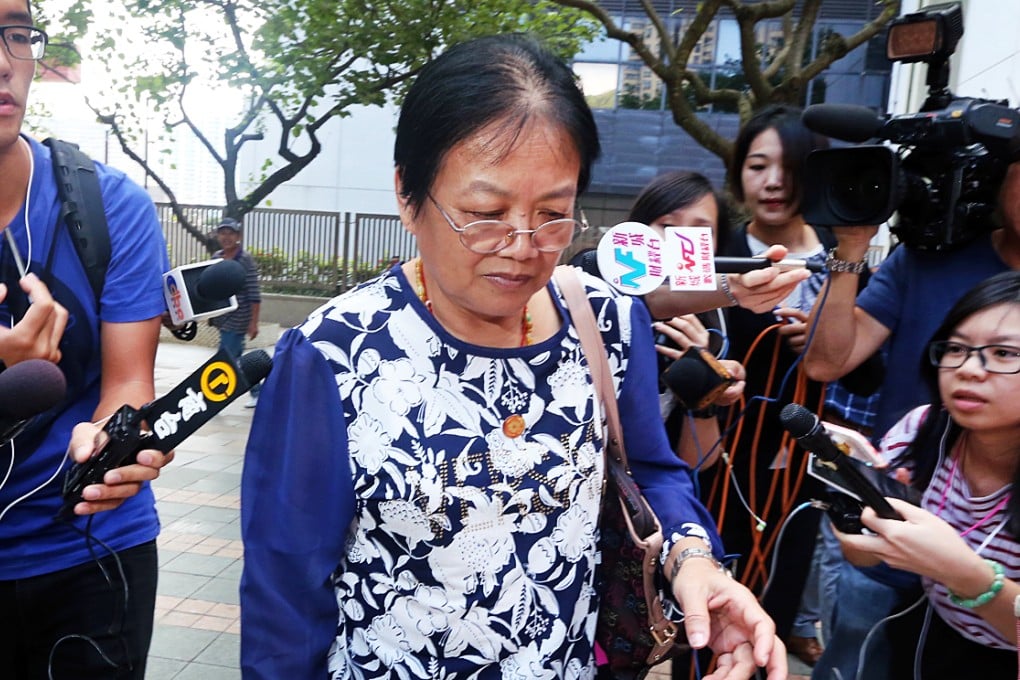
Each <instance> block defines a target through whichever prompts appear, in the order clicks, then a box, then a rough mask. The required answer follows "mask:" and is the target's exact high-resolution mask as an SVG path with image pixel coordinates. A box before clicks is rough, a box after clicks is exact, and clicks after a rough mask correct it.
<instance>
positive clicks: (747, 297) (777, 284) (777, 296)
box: [722, 245, 811, 313]
mask: <svg viewBox="0 0 1020 680" xmlns="http://www.w3.org/2000/svg"><path fill="white" fill-rule="evenodd" d="M787 252H788V251H787V250H786V247H785V246H781V245H774V246H769V248H768V250H766V251H765V252H764V253H762V256H764V257H765V258H767V259H769V260H772V261H773V262H778V261H780V260H782V259H783V258H784V257H786V254H787ZM722 276H728V274H722ZM810 276H811V272H809V271H808V270H807V269H806V268H800V269H790V270H787V271H782V270H781V269H780V268H779V267H766V268H764V269H755V270H754V271H750V272H747V273H746V274H741V275H740V276H731V277H730V279H729V282H730V291H731V292H732V293H733V297H735V298H736V299H737V302H738V303H739V304H740V306H741V307H744V308H745V309H749V310H751V311H752V312H758V313H761V312H767V311H769V310H771V309H774V308H775V306H776V305H778V304H779V303H780V302H782V301H783V300H785V299H786V298H787V297H789V295H790V293H792V292H793V289H794V288H796V287H797V284H799V283H800V282H801V281H804V280H805V279H807V278H808V277H810Z"/></svg>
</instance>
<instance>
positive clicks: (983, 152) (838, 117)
mask: <svg viewBox="0 0 1020 680" xmlns="http://www.w3.org/2000/svg"><path fill="white" fill-rule="evenodd" d="M961 36H963V12H962V10H961V8H960V4H959V3H956V2H953V3H945V4H941V5H931V6H929V7H926V8H924V9H923V10H922V11H919V12H916V13H913V14H908V15H905V16H903V17H900V18H899V19H895V20H893V21H892V22H891V23H890V25H889V33H888V38H887V40H886V56H887V57H888V58H889V59H890V60H891V61H899V62H904V63H909V62H925V63H927V64H928V77H927V85H928V97H927V99H926V100H925V102H924V104H923V106H922V107H921V110H920V112H918V113H911V114H903V115H899V116H891V117H890V116H881V115H878V114H876V113H875V112H874V111H872V110H871V109H868V108H866V107H863V106H848V105H839V104H818V105H814V106H809V107H808V108H807V109H806V110H805V111H804V116H803V121H804V124H805V125H806V126H807V127H808V128H810V129H811V130H813V131H815V132H818V133H821V134H824V135H827V136H829V137H834V138H836V139H841V140H843V141H847V142H864V141H866V140H869V139H873V138H878V139H882V140H888V141H890V142H893V143H895V144H899V145H900V147H899V149H897V150H893V149H892V148H890V147H888V146H885V145H865V146H856V147H845V148H835V149H826V150H820V151H815V152H812V153H811V154H810V155H809V156H808V159H807V169H806V171H805V173H804V174H805V177H806V179H807V181H806V184H805V189H804V205H803V213H804V219H805V220H806V221H807V222H808V223H809V224H814V225H819V226H832V227H838V226H854V225H877V224H882V223H883V222H886V221H887V220H889V218H890V217H891V216H892V215H893V213H898V214H897V219H896V220H894V221H892V222H890V227H889V229H890V231H891V232H892V233H893V235H894V236H896V237H897V239H898V240H899V241H900V242H901V243H903V244H904V245H907V246H911V247H913V248H917V249H919V250H950V249H953V248H955V247H958V246H961V245H963V244H965V243H967V242H968V241H970V240H971V239H973V238H974V237H976V236H977V235H978V234H980V233H982V232H985V231H989V230H991V229H992V228H993V226H994V225H993V221H992V216H993V213H994V211H995V205H996V200H997V195H998V190H999V186H1000V184H1001V183H1002V179H1003V177H1004V176H1005V173H1006V166H1007V165H1008V164H1009V163H1010V162H1011V161H1012V160H1014V159H1016V158H1017V156H1018V154H1017V151H1018V148H1017V141H1014V137H1016V135H1017V130H1018V127H1020V114H1018V112H1017V111H1016V110H1015V109H1011V108H1009V107H1008V105H1007V104H1008V101H1007V100H990V99H975V98H971V97H956V96H955V95H953V93H952V92H950V91H949V89H948V87H947V86H948V83H949V57H950V55H952V54H953V52H954V51H955V49H956V44H957V42H958V41H959V40H960V37H961ZM1018 141H1020V140H1018ZM1011 142H1012V144H1011Z"/></svg>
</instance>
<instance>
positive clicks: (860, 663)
mask: <svg viewBox="0 0 1020 680" xmlns="http://www.w3.org/2000/svg"><path fill="white" fill-rule="evenodd" d="M927 599H928V595H927V593H922V594H921V597H919V598H917V601H916V602H914V604H912V605H910V606H909V607H907V608H906V609H904V610H903V611H901V612H896V613H895V614H890V615H889V616H887V617H885V618H884V619H880V620H879V621H877V622H876V623H875V625H874V626H872V627H871V630H869V631H868V634H867V635H865V636H864V642H862V643H861V651H860V653H859V654H858V655H857V673H856V674H855V675H854V677H855V678H856V680H865V678H864V676H863V675H861V673H862V672H863V671H864V657H865V654H866V653H867V651H868V645H869V644H870V643H871V638H872V637H873V636H874V635H875V631H877V630H878V628H879V626H881V625H883V624H885V623H888V622H889V621H892V620H893V619H896V618H899V617H901V616H905V615H906V614H908V613H910V612H911V611H912V610H913V609H914V608H915V607H916V606H917V605H919V604H921V603H922V602H925V601H926V600H927Z"/></svg>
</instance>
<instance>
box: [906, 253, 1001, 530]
mask: <svg viewBox="0 0 1020 680" xmlns="http://www.w3.org/2000/svg"><path fill="white" fill-rule="evenodd" d="M1002 304H1013V305H1020V271H1017V270H1013V271H1008V272H1002V273H1000V274H996V275H995V276H992V277H989V278H987V279H985V280H984V281H982V282H981V283H979V284H977V285H976V286H974V287H973V288H971V289H970V290H968V291H967V292H966V293H964V294H963V297H961V298H960V299H959V300H957V302H956V304H955V305H953V306H952V308H951V309H950V310H949V311H948V312H947V313H946V317H945V319H943V321H942V324H941V325H940V326H939V327H938V328H937V329H935V332H934V333H932V336H931V340H930V342H937V341H940V340H948V339H949V337H950V336H951V335H952V334H953V332H954V331H955V330H956V329H957V328H959V327H960V324H962V323H963V322H964V321H966V320H967V319H968V318H970V317H971V316H973V315H974V314H976V313H978V312H980V311H982V310H984V309H988V308H989V307H994V306H996V305H1002ZM920 369H921V376H922V377H923V378H924V382H925V383H926V384H927V386H928V390H929V391H930V393H931V409H930V410H929V412H928V417H927V419H926V420H925V421H924V423H923V424H922V425H921V427H920V428H919V429H918V431H917V436H916V437H915V438H914V441H913V442H911V444H910V446H909V447H908V448H907V450H906V451H905V452H904V455H903V459H904V460H905V461H912V462H913V464H914V473H913V476H914V479H913V483H914V486H916V487H918V488H921V489H924V488H926V487H927V486H928V484H929V483H930V482H931V479H932V477H933V476H934V474H935V468H936V466H937V465H938V462H939V457H938V456H937V455H935V452H937V451H938V450H939V445H940V440H941V438H942V436H943V433H944V432H946V431H947V428H948V436H947V437H946V442H947V443H946V450H947V451H948V450H949V449H950V447H951V446H952V444H953V442H955V441H956V440H957V438H958V437H959V436H960V433H961V432H962V430H961V428H960V426H959V425H957V424H956V423H955V422H954V421H953V420H952V418H950V417H949V414H948V412H947V411H946V410H945V407H944V405H943V402H942V395H941V393H940V392H939V369H938V368H937V367H935V366H932V364H931V361H930V360H929V358H928V347H927V345H926V346H925V347H924V352H923V354H922V357H921V366H920ZM1017 454H1018V455H1020V445H1018V451H1017ZM1013 487H1014V488H1020V468H1018V470H1017V475H1016V476H1015V479H1014V480H1013ZM1007 509H1008V510H1009V515H1010V530H1011V531H1012V532H1013V534H1014V535H1020V494H1013V495H1012V496H1010V500H1009V504H1008V506H1007Z"/></svg>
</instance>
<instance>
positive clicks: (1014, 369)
mask: <svg viewBox="0 0 1020 680" xmlns="http://www.w3.org/2000/svg"><path fill="white" fill-rule="evenodd" d="M974 353H977V355H978V359H979V360H980V361H981V367H982V368H983V369H984V370H986V371H988V372H989V373H1020V347H1013V346H1012V345H981V346H980V347H971V346H970V345H965V344H963V343H962V342H955V341H953V340H940V341H938V342H933V343H931V344H930V345H929V346H928V358H929V359H930V360H931V364H932V366H936V367H938V368H959V367H960V366H963V365H964V364H965V363H966V362H967V359H969V358H970V355H971V354H974Z"/></svg>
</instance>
